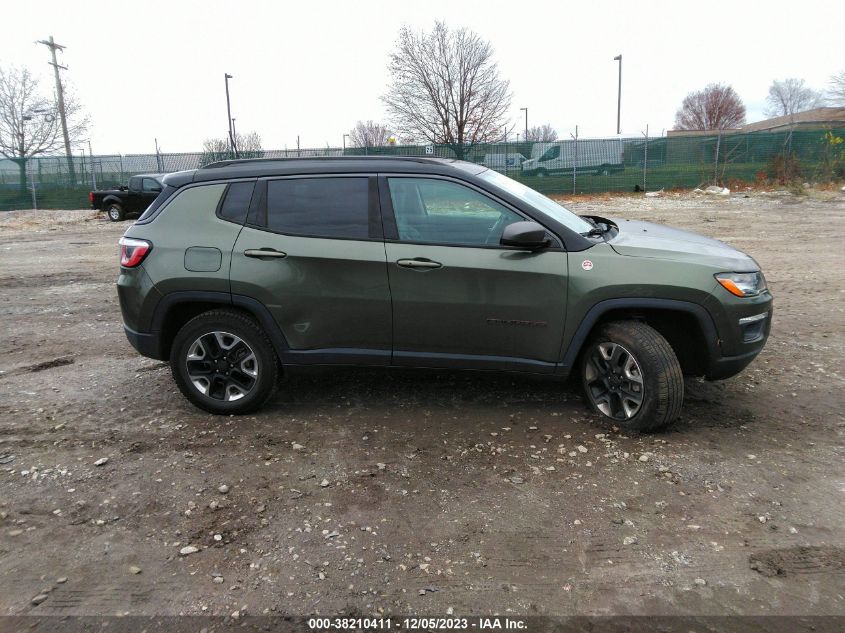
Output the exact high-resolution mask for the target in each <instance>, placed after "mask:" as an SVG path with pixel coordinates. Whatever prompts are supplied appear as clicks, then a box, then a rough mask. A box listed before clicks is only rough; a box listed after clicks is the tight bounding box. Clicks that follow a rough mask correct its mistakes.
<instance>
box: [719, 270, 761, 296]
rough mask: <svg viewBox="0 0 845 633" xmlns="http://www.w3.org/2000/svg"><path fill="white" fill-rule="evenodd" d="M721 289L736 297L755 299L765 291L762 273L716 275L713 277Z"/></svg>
mask: <svg viewBox="0 0 845 633" xmlns="http://www.w3.org/2000/svg"><path fill="white" fill-rule="evenodd" d="M715 277H716V281H718V282H719V283H720V284H721V285H722V287H723V288H724V289H725V290H727V291H728V292H730V293H731V294H732V295H736V296H737V297H756V296H757V295H759V294H760V293H761V292H763V291H764V290H765V289H766V278H765V277H763V273H761V272H759V271H758V272H756V273H718V274H716V275H715Z"/></svg>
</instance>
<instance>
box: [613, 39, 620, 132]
mask: <svg viewBox="0 0 845 633" xmlns="http://www.w3.org/2000/svg"><path fill="white" fill-rule="evenodd" d="M613 59H614V60H615V61H618V62H619V91H618V93H617V100H616V133H617V134H622V54H621V53H620V54H619V55H617V56H616V57H614V58H613Z"/></svg>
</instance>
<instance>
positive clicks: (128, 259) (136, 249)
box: [118, 237, 153, 268]
mask: <svg viewBox="0 0 845 633" xmlns="http://www.w3.org/2000/svg"><path fill="white" fill-rule="evenodd" d="M118 244H120V265H121V266H123V267H124V268H135V266H137V265H138V264H140V263H141V262H142V261H144V258H145V257H146V256H147V254H148V253H149V252H150V251H151V250H153V245H152V244H150V243H149V242H148V241H147V240H136V239H134V238H131V237H121V238H120V241H119V242H118Z"/></svg>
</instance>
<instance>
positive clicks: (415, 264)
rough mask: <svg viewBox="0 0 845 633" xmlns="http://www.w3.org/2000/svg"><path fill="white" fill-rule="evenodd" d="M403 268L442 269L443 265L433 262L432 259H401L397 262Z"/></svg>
mask: <svg viewBox="0 0 845 633" xmlns="http://www.w3.org/2000/svg"><path fill="white" fill-rule="evenodd" d="M396 264H397V265H399V266H401V267H402V268H442V267H443V264H441V263H440V262H433V261H431V260H430V259H425V258H417V259H400V260H397V262H396Z"/></svg>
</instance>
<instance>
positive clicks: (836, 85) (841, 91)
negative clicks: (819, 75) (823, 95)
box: [827, 70, 845, 108]
mask: <svg viewBox="0 0 845 633" xmlns="http://www.w3.org/2000/svg"><path fill="white" fill-rule="evenodd" d="M827 99H828V102H829V103H830V105H832V106H838V107H841V108H845V70H843V71H840V72H839V74H836V75H833V76H832V77H831V78H830V88H829V89H828V91H827Z"/></svg>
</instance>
